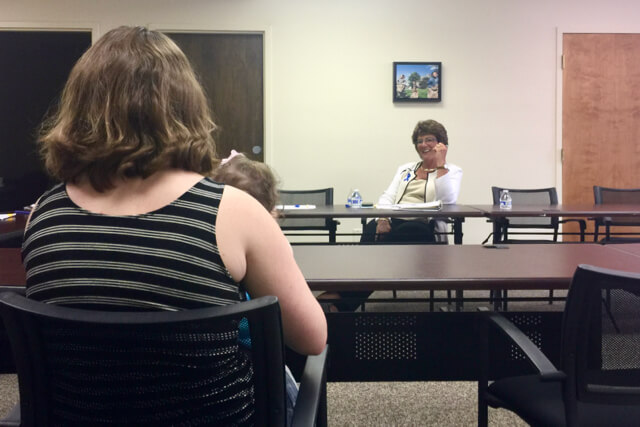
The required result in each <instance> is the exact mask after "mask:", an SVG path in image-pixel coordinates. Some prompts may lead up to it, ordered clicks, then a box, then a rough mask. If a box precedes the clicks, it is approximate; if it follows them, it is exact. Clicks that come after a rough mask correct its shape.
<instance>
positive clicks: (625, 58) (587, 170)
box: [562, 33, 640, 240]
mask: <svg viewBox="0 0 640 427" xmlns="http://www.w3.org/2000/svg"><path fill="white" fill-rule="evenodd" d="M562 44H563V49H562V50H563V52H562V54H563V57H564V68H563V75H562V79H563V80H562V86H563V89H562V149H563V163H562V203H565V204H570V203H593V201H594V200H593V186H594V185H600V186H604V187H616V188H640V34H586V33H581V34H564V35H563V39H562ZM587 224H588V229H587V230H588V231H592V230H593V224H592V222H591V221H589V222H588V223H587ZM564 231H573V232H575V231H577V227H575V228H571V229H570V228H569V226H565V228H564ZM564 240H569V239H566V238H565V239H564ZM587 240H588V239H587Z"/></svg>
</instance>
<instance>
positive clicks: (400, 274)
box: [0, 243, 640, 381]
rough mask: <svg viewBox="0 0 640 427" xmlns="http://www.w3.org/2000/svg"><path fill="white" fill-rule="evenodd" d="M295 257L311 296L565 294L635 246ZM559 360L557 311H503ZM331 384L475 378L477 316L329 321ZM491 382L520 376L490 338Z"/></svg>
mask: <svg viewBox="0 0 640 427" xmlns="http://www.w3.org/2000/svg"><path fill="white" fill-rule="evenodd" d="M293 250H294V254H295V257H296V260H297V262H298V264H299V265H300V267H301V269H302V272H303V274H304V275H305V277H306V279H307V281H308V283H309V286H310V287H311V288H312V289H314V290H333V291H336V290H364V289H368V290H380V289H405V290H406V289H408V290H418V289H469V290H471V289H475V290H477V289H549V288H567V287H568V286H569V285H570V282H571V277H572V276H573V272H574V270H575V268H576V266H577V265H578V264H581V263H587V264H592V265H597V266H600V267H606V268H613V269H619V270H624V271H632V272H640V244H625V245H621V244H617V245H598V244H593V243H591V244H588V243H587V244H566V245H510V246H508V248H507V249H488V248H484V247H481V246H475V245H466V246H465V245H448V246H441V245H436V246H428V245H380V246H369V245H362V246H360V245H300V246H294V248H293ZM0 284H1V285H17V286H18V289H20V288H22V286H23V285H24V271H23V269H22V265H21V262H20V251H19V249H0ZM504 314H505V316H506V317H508V318H509V319H510V320H512V321H513V322H514V323H516V324H517V325H518V326H519V327H520V328H521V329H523V330H524V332H525V333H530V334H534V335H535V336H536V341H537V343H538V344H539V345H540V347H541V348H542V350H543V351H544V352H545V353H546V354H547V356H548V357H549V358H550V359H551V360H552V361H558V358H559V354H560V352H559V348H560V322H561V318H562V312H560V311H549V312H537V311H536V312H518V311H510V312H505V313H504ZM327 321H328V323H329V344H330V346H331V356H330V357H331V363H330V369H329V375H328V377H329V380H330V381H417V380H467V381H469V380H477V379H478V378H479V375H480V360H479V359H480V358H479V357H478V351H479V346H480V344H479V339H480V337H481V336H482V334H483V333H484V330H483V329H482V325H483V313H480V312H470V311H469V312H378V311H367V312H353V313H328V314H327ZM491 360H499V361H500V363H498V364H496V366H494V367H492V368H491V372H490V378H496V377H498V376H502V375H516V374H521V373H524V372H527V366H528V362H526V361H525V360H524V359H523V358H521V357H518V355H514V354H513V351H512V350H511V348H510V347H509V345H508V344H506V343H504V344H503V343H502V342H501V341H499V340H498V342H497V343H496V344H495V345H492V346H491Z"/></svg>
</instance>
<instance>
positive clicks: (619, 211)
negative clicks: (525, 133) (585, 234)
mask: <svg viewBox="0 0 640 427" xmlns="http://www.w3.org/2000/svg"><path fill="white" fill-rule="evenodd" d="M280 212H281V213H282V214H283V215H284V216H285V217H286V218H360V219H362V222H363V225H364V223H365V222H366V220H367V219H368V218H378V217H390V218H415V217H417V216H425V217H430V218H450V219H451V220H452V221H453V234H454V243H455V244H462V236H463V233H462V223H463V222H464V220H465V218H482V217H485V218H488V219H490V220H495V219H500V218H504V217H515V216H518V217H534V216H541V217H587V218H603V217H621V216H626V217H628V216H638V217H639V218H640V205H634V204H606V205H595V204H559V205H521V206H514V207H513V208H512V209H511V210H503V209H500V207H499V206H496V205H475V204H471V205H460V204H455V205H443V206H442V209H439V210H432V209H425V210H418V209H404V210H401V209H378V208H366V207H365V208H360V209H354V208H347V207H345V206H344V205H334V206H316V207H315V208H314V209H296V208H294V209H283V210H281V211H280ZM494 223H495V221H494ZM494 231H495V230H494ZM496 238H498V234H496V233H495V232H494V239H496Z"/></svg>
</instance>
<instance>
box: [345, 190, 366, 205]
mask: <svg viewBox="0 0 640 427" xmlns="http://www.w3.org/2000/svg"><path fill="white" fill-rule="evenodd" d="M347 206H349V207H350V208H361V207H362V196H361V195H360V191H358V189H357V188H356V189H355V190H353V192H352V193H351V195H349V199H348V200H347Z"/></svg>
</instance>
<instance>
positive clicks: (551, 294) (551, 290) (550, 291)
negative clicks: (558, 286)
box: [549, 289, 553, 305]
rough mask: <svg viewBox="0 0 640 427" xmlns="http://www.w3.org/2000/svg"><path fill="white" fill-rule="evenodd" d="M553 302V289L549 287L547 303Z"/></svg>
mask: <svg viewBox="0 0 640 427" xmlns="http://www.w3.org/2000/svg"><path fill="white" fill-rule="evenodd" d="M551 304H553V289H549V305H551Z"/></svg>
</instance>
